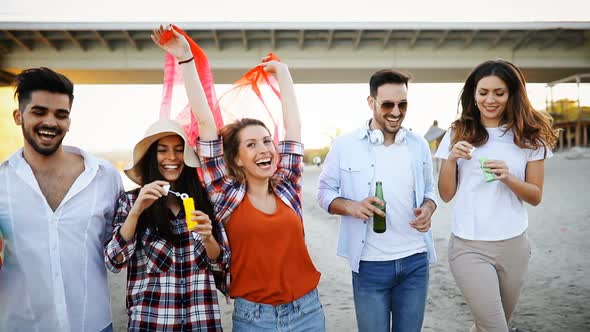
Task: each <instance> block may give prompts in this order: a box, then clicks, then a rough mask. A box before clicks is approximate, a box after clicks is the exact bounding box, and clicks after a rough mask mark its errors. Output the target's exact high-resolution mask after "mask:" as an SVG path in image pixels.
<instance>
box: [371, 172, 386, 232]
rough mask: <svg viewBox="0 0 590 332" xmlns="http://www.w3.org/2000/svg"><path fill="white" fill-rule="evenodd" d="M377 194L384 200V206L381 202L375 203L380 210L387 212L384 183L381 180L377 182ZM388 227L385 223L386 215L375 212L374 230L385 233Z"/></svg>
mask: <svg viewBox="0 0 590 332" xmlns="http://www.w3.org/2000/svg"><path fill="white" fill-rule="evenodd" d="M375 196H377V198H379V199H380V200H382V201H383V206H381V205H379V204H373V205H375V206H376V207H377V208H378V209H379V210H381V211H383V213H385V205H386V204H385V200H384V199H383V184H382V183H381V181H377V183H376V184H375ZM386 229H387V224H386V223H385V216H383V217H382V216H380V215H377V214H375V215H374V216H373V232H375V233H384V232H385V230H386Z"/></svg>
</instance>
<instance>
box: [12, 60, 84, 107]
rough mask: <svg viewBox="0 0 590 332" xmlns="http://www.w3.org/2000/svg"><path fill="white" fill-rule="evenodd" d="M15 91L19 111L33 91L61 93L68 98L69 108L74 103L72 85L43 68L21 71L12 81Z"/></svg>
mask: <svg viewBox="0 0 590 332" xmlns="http://www.w3.org/2000/svg"><path fill="white" fill-rule="evenodd" d="M14 85H16V90H15V91H14V98H16V99H18V107H19V109H20V110H21V111H23V110H24V107H25V106H26V105H27V104H28V103H29V101H30V100H31V94H32V93H33V92H35V91H48V92H52V93H61V94H65V95H68V97H69V98H70V107H71V106H72V102H73V101H74V84H73V83H72V81H70V80H69V79H68V78H67V77H65V76H64V75H62V74H60V73H56V72H55V71H53V70H51V69H49V68H45V67H39V68H31V69H25V70H23V71H22V72H21V73H20V74H18V76H16V77H15V79H14Z"/></svg>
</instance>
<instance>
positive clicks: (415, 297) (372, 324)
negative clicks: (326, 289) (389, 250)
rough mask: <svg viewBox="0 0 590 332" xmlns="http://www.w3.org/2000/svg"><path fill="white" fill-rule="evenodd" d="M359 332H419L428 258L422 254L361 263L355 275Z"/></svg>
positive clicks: (425, 291) (426, 287)
mask: <svg viewBox="0 0 590 332" xmlns="http://www.w3.org/2000/svg"><path fill="white" fill-rule="evenodd" d="M352 289H353V293H354V306H355V310H356V320H357V323H358V329H359V332H389V331H390V330H389V327H390V318H391V317H392V318H393V319H392V321H393V324H392V328H391V331H393V332H414V331H415V332H419V331H420V330H421V329H422V321H423V320H424V308H425V306H426V295H427V293H428V257H427V254H426V253H419V254H415V255H412V256H408V257H404V258H401V259H397V260H393V261H384V262H369V261H361V262H360V267H359V273H356V272H352Z"/></svg>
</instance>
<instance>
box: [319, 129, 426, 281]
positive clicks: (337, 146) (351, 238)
mask: <svg viewBox="0 0 590 332" xmlns="http://www.w3.org/2000/svg"><path fill="white" fill-rule="evenodd" d="M403 130H405V131H406V132H405V135H402V136H403V138H401V137H402V136H400V138H401V139H400V140H399V141H400V142H399V144H406V145H407V147H408V150H409V151H410V155H411V165H412V172H413V173H414V193H413V194H414V197H415V200H414V204H415V206H414V207H420V206H421V205H422V203H423V202H424V199H426V198H428V199H430V200H432V201H433V202H435V203H436V192H435V191H434V184H433V176H432V158H431V156H430V148H429V147H428V143H427V142H426V140H425V139H424V138H422V137H420V136H418V135H416V134H414V133H413V132H411V131H409V130H406V129H403ZM375 162H376V158H375V151H374V145H373V144H371V143H370V142H369V140H368V138H367V128H366V127H364V128H361V129H359V130H358V131H357V132H353V133H350V134H347V135H343V136H340V137H337V138H336V139H335V140H334V142H333V143H332V146H331V147H330V152H329V153H328V155H327V156H326V160H325V161H324V167H323V169H322V173H321V175H320V179H319V188H318V194H317V201H318V203H319V205H320V206H321V207H322V208H323V209H324V210H326V211H328V208H329V207H330V204H331V203H332V201H333V200H334V199H336V198H338V197H341V198H346V199H350V200H354V201H362V200H363V199H365V198H367V197H369V196H373V195H374V190H375V187H374V181H375V179H374V177H375ZM392 162H395V161H393V160H392ZM408 176H411V174H408ZM388 208H393V207H391V206H389V207H388ZM367 228H368V226H367V224H366V223H364V222H363V221H362V220H360V219H357V218H355V217H352V216H342V218H341V223H340V235H339V237H338V251H337V254H338V255H339V256H342V257H345V258H347V259H348V261H349V263H350V268H351V269H352V271H354V272H358V270H359V262H360V259H361V254H362V251H363V247H364V246H365V241H366V238H367ZM423 239H424V243H425V244H426V248H427V250H428V260H429V262H430V263H432V264H433V263H435V262H436V253H435V251H434V242H433V239H432V231H431V230H429V231H428V232H426V233H423Z"/></svg>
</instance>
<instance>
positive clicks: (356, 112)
mask: <svg viewBox="0 0 590 332" xmlns="http://www.w3.org/2000/svg"><path fill="white" fill-rule="evenodd" d="M229 87H230V85H217V86H216V91H217V95H218V96H220V95H221V94H222V93H223V92H224V91H226V90H227V89H229ZM461 88H462V85H461V84H458V83H446V84H442V83H414V84H412V83H410V86H409V90H408V101H409V106H408V113H407V116H406V119H405V120H404V126H406V127H408V128H411V129H412V130H414V131H415V132H417V133H419V134H421V135H423V134H424V133H426V131H427V130H428V128H429V127H430V125H431V124H432V122H433V121H434V120H438V121H439V126H440V127H441V128H445V129H446V128H448V126H449V125H450V123H451V122H452V121H453V120H454V119H455V116H456V114H457V102H458V99H459V94H460V91H461ZM295 89H296V93H297V100H298V105H299V109H300V112H301V120H302V136H303V137H302V139H303V143H304V144H305V146H306V148H321V147H324V146H327V145H329V143H330V135H334V134H335V132H336V129H340V130H341V131H342V132H344V133H345V132H349V131H352V130H355V129H356V128H359V127H361V126H362V125H363V124H364V123H365V121H366V120H368V119H369V118H370V117H371V110H370V109H369V107H368V106H367V101H366V98H367V95H368V84H296V86H295ZM527 90H528V93H529V98H530V99H531V101H532V102H533V106H534V107H536V108H538V109H542V108H544V107H545V100H546V96H547V91H548V90H546V88H545V85H544V84H539V83H536V84H529V85H528V86H527ZM74 93H75V101H74V105H73V107H72V114H71V117H72V125H71V128H70V132H69V133H68V135H67V137H66V139H65V141H64V143H66V144H70V145H77V146H80V147H82V148H84V149H87V150H89V151H94V152H108V151H131V150H132V149H133V146H134V145H135V143H137V141H139V139H141V137H142V135H143V132H144V131H145V129H146V128H147V127H148V126H149V124H151V123H152V122H154V121H156V120H157V119H158V116H159V110H160V104H161V95H162V87H161V85H158V84H153V85H76V87H75V92H74ZM177 96H179V98H184V96H182V95H177ZM554 97H555V98H556V99H559V98H565V97H569V98H570V99H572V98H576V94H575V89H574V88H573V86H571V85H568V86H565V85H564V86H559V87H557V88H556V89H555V90H554ZM582 97H583V98H582V102H583V103H584V104H586V105H590V100H589V99H590V86H588V85H585V90H584V94H583V96H582ZM180 100H181V99H177V100H176V101H175V103H173V108H174V109H178V110H180V108H181V107H180V105H181V102H180Z"/></svg>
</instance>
